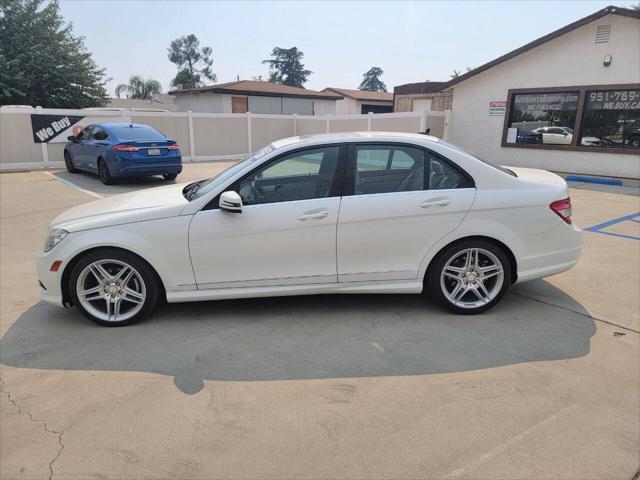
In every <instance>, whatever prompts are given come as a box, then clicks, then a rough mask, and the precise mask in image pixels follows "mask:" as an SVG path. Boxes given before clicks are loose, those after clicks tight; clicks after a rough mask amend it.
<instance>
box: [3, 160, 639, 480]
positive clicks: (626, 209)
mask: <svg viewBox="0 0 640 480" xmlns="http://www.w3.org/2000/svg"><path fill="white" fill-rule="evenodd" d="M226 166H228V164H197V165H187V166H186V168H185V172H184V173H183V175H181V177H180V178H179V179H180V181H189V180H195V179H199V178H203V177H206V176H211V175H212V174H214V173H215V172H216V171H219V170H221V169H223V168H225V167H226ZM67 182H72V184H69V183H67ZM164 183H165V182H163V181H162V180H161V179H160V178H158V179H145V180H140V181H133V182H127V183H124V184H120V185H116V186H113V187H106V186H104V185H102V184H101V183H100V182H99V180H98V179H97V177H91V176H88V175H84V174H80V175H70V174H68V173H66V172H56V171H50V172H42V171H34V172H28V173H5V174H2V175H0V233H1V239H0V240H1V245H0V247H1V249H0V250H1V252H0V254H1V256H0V260H1V263H0V270H1V272H0V335H1V336H2V338H1V339H0V364H1V365H0V373H1V384H0V388H1V391H2V395H1V402H2V403H1V404H0V405H1V411H0V444H1V445H2V447H1V448H0V477H1V478H3V479H14V478H15V479H18V478H24V479H39V478H58V479H86V478H118V479H124V478H126V479H139V478H154V479H163V478H181V479H186V478H189V479H192V478H193V479H195V478H203V479H204V478H225V479H226V478H274V479H275V478H309V479H311V478H318V479H319V478H323V479H324V478H351V479H356V478H429V479H433V478H468V479H498V478H499V479H539V478H547V479H625V480H629V479H631V478H633V477H634V475H635V474H636V472H637V471H638V469H639V466H640V460H639V455H640V337H639V331H640V196H638V191H637V190H638V189H637V188H636V187H626V188H625V187H623V188H621V187H608V188H606V189H598V188H597V187H593V186H589V185H585V184H576V185H573V186H574V187H576V188H572V190H571V197H572V202H573V206H574V217H573V218H574V221H575V222H576V223H577V224H578V225H579V226H581V227H583V228H586V229H587V231H585V239H584V240H585V243H584V251H583V257H582V259H581V261H580V263H579V264H578V265H577V266H576V267H575V268H574V269H573V270H571V271H569V272H566V273H564V274H561V275H557V276H554V277H551V278H548V279H546V280H544V281H542V280H541V281H534V282H530V283H525V284H522V285H518V286H516V287H514V288H513V289H512V290H511V291H510V293H509V294H508V295H507V296H506V297H505V298H504V299H503V301H502V302H501V303H500V304H499V305H498V306H497V307H496V308H495V309H493V310H491V311H489V312H487V313H485V314H482V315H480V316H472V317H466V316H455V315H452V314H449V313H446V312H444V311H442V310H441V309H439V308H437V307H436V306H435V305H434V304H432V303H431V301H430V300H429V299H428V298H423V297H420V296H403V295H395V296H372V295H353V296H317V297H316V296H308V297H287V298H273V299H257V300H234V301H220V302H207V303H197V304H196V303H194V304H184V305H177V304H173V305H168V306H165V307H163V308H162V309H160V310H158V311H157V312H156V313H155V314H154V315H153V316H152V317H151V318H150V319H149V320H148V321H145V322H143V323H140V324H137V325H134V326H131V327H127V328H120V329H107V328H102V327H99V326H97V325H95V324H93V323H90V322H88V321H87V320H86V319H84V317H81V315H80V314H79V313H77V312H76V311H75V310H64V309H62V308H56V307H53V306H49V305H45V304H42V303H39V300H38V286H37V278H36V275H35V265H34V255H36V254H37V253H38V252H39V251H40V250H41V248H42V243H43V241H44V237H45V234H46V227H47V224H48V223H49V222H50V221H51V220H52V219H53V218H54V217H55V216H57V215H58V214H59V213H60V212H62V211H63V210H65V209H67V208H69V207H71V206H73V205H77V204H79V203H83V202H87V201H91V200H94V199H95V197H99V196H107V195H112V194H115V193H122V192H124V191H130V190H134V189H139V188H148V187H153V186H158V185H163V184H164Z"/></svg>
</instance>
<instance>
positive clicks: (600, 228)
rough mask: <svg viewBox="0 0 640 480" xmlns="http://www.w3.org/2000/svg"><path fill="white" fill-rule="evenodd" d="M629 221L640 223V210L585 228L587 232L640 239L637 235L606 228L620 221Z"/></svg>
mask: <svg viewBox="0 0 640 480" xmlns="http://www.w3.org/2000/svg"><path fill="white" fill-rule="evenodd" d="M627 221H631V222H635V223H640V212H637V213H632V214H631V215H625V216H624V217H618V218H614V219H613V220H608V221H606V222H603V223H599V224H598V225H594V226H593V227H588V228H585V229H584V230H585V231H587V232H594V233H602V234H604V235H612V236H614V237H622V238H630V239H631V240H640V237H636V236H634V235H626V234H624V233H617V232H608V231H606V230H605V228H608V227H611V226H613V225H617V224H618V223H622V222H627Z"/></svg>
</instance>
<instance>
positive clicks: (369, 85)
mask: <svg viewBox="0 0 640 480" xmlns="http://www.w3.org/2000/svg"><path fill="white" fill-rule="evenodd" d="M383 73H384V70H382V69H381V68H380V67H371V68H370V69H369V70H368V71H367V72H366V73H365V74H363V75H362V83H360V86H359V87H358V89H360V90H366V91H368V92H386V91H387V86H386V85H385V84H384V82H383V81H382V80H380V77H381V76H382V74H383Z"/></svg>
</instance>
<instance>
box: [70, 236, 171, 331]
mask: <svg viewBox="0 0 640 480" xmlns="http://www.w3.org/2000/svg"><path fill="white" fill-rule="evenodd" d="M163 291H164V290H163V287H162V283H161V282H160V279H159V278H158V275H157V274H156V272H155V271H154V270H153V268H151V266H150V265H149V264H148V263H147V262H145V261H144V260H142V259H141V258H140V257H138V256H137V255H134V254H132V253H130V252H126V251H124V250H119V249H115V248H105V249H100V250H95V251H93V252H89V253H87V254H86V255H84V256H83V257H82V258H80V260H79V261H78V263H76V265H75V266H74V267H73V270H72V271H71V275H70V276H69V293H70V295H71V300H72V302H73V304H74V305H75V307H76V308H77V309H78V311H80V313H82V314H83V315H84V316H85V317H87V318H88V319H89V320H91V321H93V322H95V323H97V324H99V325H103V326H106V327H124V326H126V325H131V324H132V323H136V322H137V321H139V320H141V319H142V318H144V317H145V316H146V315H148V314H149V313H150V312H151V311H152V310H153V308H154V307H155V306H156V305H157V304H158V301H159V299H160V297H161V292H163Z"/></svg>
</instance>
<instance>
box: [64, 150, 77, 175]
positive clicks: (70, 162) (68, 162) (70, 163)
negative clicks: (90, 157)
mask: <svg viewBox="0 0 640 480" xmlns="http://www.w3.org/2000/svg"><path fill="white" fill-rule="evenodd" d="M64 166H65V167H66V168H67V172H69V173H78V171H79V170H78V169H77V168H76V167H75V166H74V165H73V160H72V159H71V155H69V152H64Z"/></svg>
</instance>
